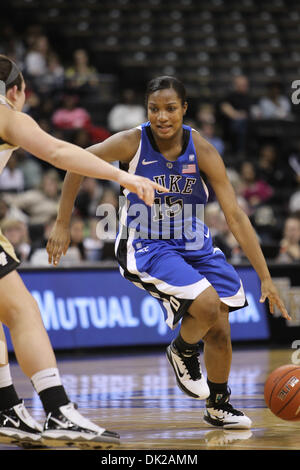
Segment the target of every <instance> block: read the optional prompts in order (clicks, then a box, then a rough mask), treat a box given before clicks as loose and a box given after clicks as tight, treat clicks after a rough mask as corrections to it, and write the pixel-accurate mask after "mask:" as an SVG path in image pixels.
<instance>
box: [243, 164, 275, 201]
mask: <svg viewBox="0 0 300 470" xmlns="http://www.w3.org/2000/svg"><path fill="white" fill-rule="evenodd" d="M240 176H241V179H242V185H241V189H240V191H241V193H240V194H241V196H242V197H244V198H245V199H246V201H247V202H248V204H249V206H250V207H251V208H252V209H254V208H255V207H257V206H259V205H260V204H262V203H265V202H267V201H269V200H270V198H271V197H272V196H273V194H274V191H273V188H272V187H271V186H270V185H269V184H268V183H267V182H266V181H264V180H263V179H261V178H259V177H258V175H257V172H256V168H255V165H254V164H253V163H252V162H250V161H244V162H242V164H241V167H240Z"/></svg>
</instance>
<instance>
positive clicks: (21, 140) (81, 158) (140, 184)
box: [0, 106, 164, 205]
mask: <svg viewBox="0 0 300 470" xmlns="http://www.w3.org/2000/svg"><path fill="white" fill-rule="evenodd" d="M1 108H2V109H1V114H0V135H1V137H2V139H4V140H5V141H7V142H9V143H10V144H11V145H14V146H18V147H22V148H23V149H25V150H26V151H28V152H30V153H31V154H32V155H34V156H36V157H38V158H39V159H41V160H44V161H47V162H49V163H51V164H52V165H54V166H56V167H57V168H61V169H63V170H69V171H71V172H72V173H76V174H79V175H83V176H89V177H92V178H99V179H105V180H111V181H115V182H117V183H119V184H120V185H121V186H124V187H126V188H127V189H129V190H130V191H133V192H135V193H137V195H138V196H139V197H140V198H141V199H142V200H143V201H144V202H145V203H146V204H149V205H151V204H153V200H154V189H159V188H158V186H157V185H156V184H155V183H154V182H152V181H150V180H149V179H147V178H142V177H140V176H134V175H130V176H129V175H128V174H127V173H126V172H124V171H122V170H119V169H118V168H116V167H114V166H112V165H110V164H109V163H107V162H105V161H103V160H101V159H99V158H97V156H95V155H93V154H92V153H91V152H88V151H87V150H83V149H81V148H80V147H77V146H76V145H73V144H70V143H68V142H65V141H63V140H60V139H56V138H55V137H53V136H51V135H49V134H47V133H46V132H44V131H43V130H42V129H41V128H40V127H39V125H38V124H37V123H36V122H35V121H34V120H33V119H32V118H31V117H30V116H28V115H27V114H24V113H22V112H18V111H13V110H11V109H8V108H5V107H4V106H3V107H1ZM162 190H164V188H163V189H162Z"/></svg>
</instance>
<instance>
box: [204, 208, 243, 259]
mask: <svg viewBox="0 0 300 470" xmlns="http://www.w3.org/2000/svg"><path fill="white" fill-rule="evenodd" d="M205 224H206V225H207V226H208V228H209V230H210V233H211V236H212V238H213V243H214V245H215V246H216V247H218V248H219V249H220V250H222V251H223V253H224V255H225V256H226V258H227V259H228V260H231V261H234V262H239V261H240V260H241V259H242V257H243V254H242V251H241V248H240V247H239V245H238V243H237V241H236V239H235V238H234V237H233V235H232V233H231V232H230V230H229V228H228V225H227V222H226V219H225V217H224V215H223V212H222V211H221V208H220V205H219V203H218V202H217V201H214V202H211V203H209V204H207V206H206V209H205Z"/></svg>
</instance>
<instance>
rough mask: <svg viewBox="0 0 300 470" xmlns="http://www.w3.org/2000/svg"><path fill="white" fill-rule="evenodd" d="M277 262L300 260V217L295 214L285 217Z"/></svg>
mask: <svg viewBox="0 0 300 470" xmlns="http://www.w3.org/2000/svg"><path fill="white" fill-rule="evenodd" d="M276 261H277V263H296V262H300V218H299V217H298V216H297V215H290V216H288V217H287V219H286V221H285V224H284V230H283V238H282V240H281V242H280V252H279V255H278V257H277V258H276Z"/></svg>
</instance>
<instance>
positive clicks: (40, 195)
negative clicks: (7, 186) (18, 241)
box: [5, 169, 61, 225]
mask: <svg viewBox="0 0 300 470" xmlns="http://www.w3.org/2000/svg"><path fill="white" fill-rule="evenodd" d="M60 187H61V180H60V178H59V173H58V172H57V171H56V170H55V169H51V170H48V171H47V172H45V174H44V175H43V178H42V183H41V187H40V188H39V189H31V190H28V191H25V192H24V193H20V194H7V195H6V196H5V198H6V201H7V202H8V203H10V204H13V205H15V206H16V207H17V208H18V209H20V210H22V211H24V212H26V214H28V217H29V221H28V223H29V224H30V225H36V224H42V225H43V224H45V223H46V222H47V221H48V219H49V217H50V216H52V215H55V214H56V213H57V208H58V202H59V197H60Z"/></svg>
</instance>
